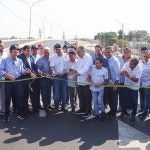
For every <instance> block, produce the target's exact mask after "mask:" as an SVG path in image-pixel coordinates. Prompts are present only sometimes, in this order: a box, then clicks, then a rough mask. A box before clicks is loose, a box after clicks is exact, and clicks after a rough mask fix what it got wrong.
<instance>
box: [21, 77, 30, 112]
mask: <svg viewBox="0 0 150 150" xmlns="http://www.w3.org/2000/svg"><path fill="white" fill-rule="evenodd" d="M22 83H23V91H24V111H25V112H27V111H29V106H28V100H29V94H30V88H29V84H30V80H27V81H23V82H22Z"/></svg>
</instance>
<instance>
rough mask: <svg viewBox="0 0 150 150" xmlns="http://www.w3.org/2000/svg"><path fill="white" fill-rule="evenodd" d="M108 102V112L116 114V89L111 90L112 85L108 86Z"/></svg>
mask: <svg viewBox="0 0 150 150" xmlns="http://www.w3.org/2000/svg"><path fill="white" fill-rule="evenodd" d="M107 90H108V104H109V106H110V112H111V114H112V115H116V112H117V106H118V89H117V90H113V88H112V87H108V89H107Z"/></svg>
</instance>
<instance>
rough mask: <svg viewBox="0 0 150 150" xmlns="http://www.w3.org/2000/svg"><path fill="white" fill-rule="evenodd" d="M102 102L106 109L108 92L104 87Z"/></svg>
mask: <svg viewBox="0 0 150 150" xmlns="http://www.w3.org/2000/svg"><path fill="white" fill-rule="evenodd" d="M103 100H104V105H105V107H106V106H107V104H108V90H107V87H104V97H103Z"/></svg>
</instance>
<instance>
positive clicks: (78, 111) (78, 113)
mask: <svg viewBox="0 0 150 150" xmlns="http://www.w3.org/2000/svg"><path fill="white" fill-rule="evenodd" d="M74 114H76V115H84V114H85V112H84V111H82V110H80V109H79V110H77V111H75V112H74Z"/></svg>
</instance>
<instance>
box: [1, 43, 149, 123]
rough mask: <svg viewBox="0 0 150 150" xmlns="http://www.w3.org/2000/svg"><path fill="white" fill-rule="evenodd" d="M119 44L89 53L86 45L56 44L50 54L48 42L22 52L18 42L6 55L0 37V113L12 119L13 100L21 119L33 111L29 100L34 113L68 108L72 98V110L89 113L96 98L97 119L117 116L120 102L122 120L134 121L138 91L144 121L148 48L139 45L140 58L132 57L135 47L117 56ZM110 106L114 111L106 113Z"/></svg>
mask: <svg viewBox="0 0 150 150" xmlns="http://www.w3.org/2000/svg"><path fill="white" fill-rule="evenodd" d="M116 47H117V46H116V45H113V46H108V47H106V48H102V47H101V46H100V45H96V46H95V52H94V54H92V55H90V54H89V53H87V52H86V49H85V48H84V47H83V46H79V47H77V48H76V47H74V46H70V47H69V46H67V45H64V46H63V48H62V47H61V44H55V45H54V52H52V50H50V48H48V47H45V46H44V44H39V45H38V47H37V46H36V45H32V46H31V47H30V46H29V45H25V46H24V47H23V48H22V49H21V50H20V48H19V47H18V45H16V44H14V45H11V46H10V51H9V52H10V54H9V56H8V55H7V54H6V53H4V51H3V49H4V44H3V42H2V41H0V77H1V82H0V103H1V104H0V111H1V112H4V113H5V117H4V121H5V122H9V116H10V106H11V101H12V104H13V111H14V112H15V113H16V114H17V118H18V119H20V120H24V119H25V118H26V117H27V116H28V114H29V113H31V109H30V108H29V101H30V102H31V105H32V111H33V112H34V111H39V110H40V109H44V110H45V111H46V112H49V110H50V109H52V110H53V111H54V112H55V113H57V112H58V111H62V112H68V109H67V107H66V104H67V103H69V102H70V106H71V112H72V113H74V114H78V115H81V116H82V117H89V116H90V115H91V114H92V100H93V104H94V107H93V113H94V116H95V119H96V120H98V119H101V120H105V119H106V118H110V119H115V118H116V114H117V110H118V106H119V109H120V111H121V113H120V117H121V118H124V117H125V116H128V115H130V120H131V121H135V119H136V114H137V105H138V92H140V104H141V110H140V115H139V116H140V118H141V120H144V119H146V117H147V116H148V115H149V111H150V98H149V95H150V88H148V87H149V86H150V79H149V78H150V77H149V74H150V60H149V59H150V53H149V50H148V49H147V48H146V47H143V48H142V49H141V55H142V60H140V61H139V59H138V58H136V57H132V48H129V47H126V48H124V49H123V50H122V55H118V50H116ZM117 48H118V47H117ZM3 81H4V82H3ZM141 86H142V87H141ZM52 95H53V100H54V107H53V106H52V102H51V101H52ZM77 97H78V99H79V109H78V110H77V108H78V107H77V106H76V104H77V103H78V102H77ZM41 101H42V104H43V105H41ZM118 102H119V103H118ZM107 105H109V107H110V109H109V111H108V112H107V113H106V108H107ZM129 110H131V113H130V114H129Z"/></svg>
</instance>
